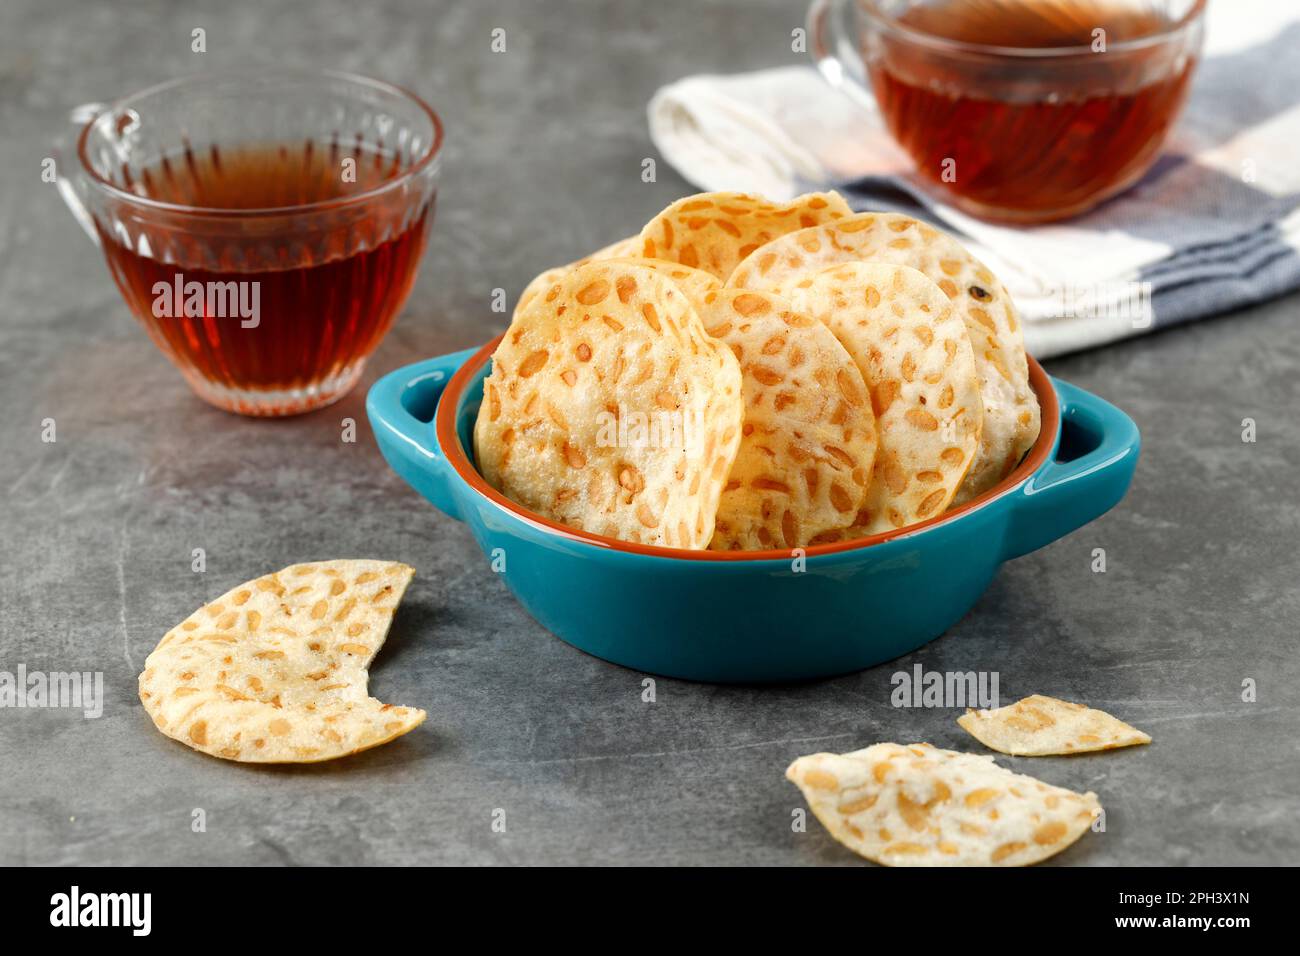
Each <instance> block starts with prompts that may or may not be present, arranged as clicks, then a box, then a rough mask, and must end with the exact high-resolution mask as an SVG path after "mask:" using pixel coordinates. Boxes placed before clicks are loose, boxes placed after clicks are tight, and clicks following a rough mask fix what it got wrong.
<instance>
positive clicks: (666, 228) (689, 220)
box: [641, 192, 852, 280]
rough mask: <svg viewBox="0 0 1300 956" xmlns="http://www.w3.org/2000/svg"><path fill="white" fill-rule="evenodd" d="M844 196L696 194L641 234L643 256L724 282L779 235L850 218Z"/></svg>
mask: <svg viewBox="0 0 1300 956" xmlns="http://www.w3.org/2000/svg"><path fill="white" fill-rule="evenodd" d="M851 213H852V210H850V209H849V205H848V203H846V202H845V201H844V198H843V197H842V196H840V194H839V193H835V192H827V193H807V194H805V195H803V196H796V197H795V198H794V199H792V200H791V201H790V202H788V203H774V202H769V201H768V200H766V199H764V198H762V197H761V196H751V195H748V194H746V193H731V192H716V193H697V194H696V195H694V196H686V197H685V198H683V199H679V200H677V202H675V203H673V204H672V205H671V206H669V207H668V208H667V209H665V210H664V211H663V212H661V213H659V215H657V216H655V217H654V218H653V219H651V220H650V221H649V222H648V223H646V225H645V228H643V229H642V230H641V241H642V244H643V245H642V249H641V255H643V256H645V257H646V258H647V259H669V260H671V261H673V262H680V263H681V264H682V265H685V266H690V267H692V268H694V269H703V270H704V271H705V272H709V273H712V274H713V275H715V276H717V277H718V278H719V279H723V280H725V279H726V278H727V277H728V276H729V275H731V270H732V269H734V268H735V267H736V266H737V265H738V264H739V263H740V261H741V260H742V259H744V258H745V257H746V256H747V255H749V254H750V253H751V252H753V251H754V250H755V249H757V248H758V247H759V246H761V245H763V244H764V243H766V242H771V241H772V240H773V239H776V238H777V237H779V236H783V235H785V234H786V233H789V232H793V231H794V230H796V229H805V228H807V227H809V226H816V225H818V224H821V223H827V222H833V221H835V220H837V219H843V218H845V217H847V216H849V215H851Z"/></svg>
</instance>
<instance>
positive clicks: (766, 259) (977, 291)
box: [727, 213, 1040, 504]
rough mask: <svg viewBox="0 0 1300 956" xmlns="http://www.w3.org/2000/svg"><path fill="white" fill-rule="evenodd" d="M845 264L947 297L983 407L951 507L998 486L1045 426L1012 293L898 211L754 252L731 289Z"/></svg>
mask: <svg viewBox="0 0 1300 956" xmlns="http://www.w3.org/2000/svg"><path fill="white" fill-rule="evenodd" d="M840 262H888V263H892V264H895V265H903V266H910V267H911V268H913V269H917V270H919V271H920V272H923V273H925V275H926V276H927V277H929V278H930V280H931V281H933V282H934V283H935V284H936V285H938V286H939V288H941V289H942V290H943V292H944V294H945V295H947V296H948V299H949V300H950V301H951V302H952V305H953V308H954V309H955V310H956V311H957V313H958V314H959V315H960V316H961V318H962V320H963V321H964V322H965V323H966V330H967V332H968V333H969V335H970V341H971V346H972V348H973V350H974V355H975V364H976V368H977V370H978V372H979V376H980V395H981V398H982V401H983V405H984V429H983V432H982V435H981V439H980V450H979V453H978V455H977V456H976V458H975V461H974V463H973V464H972V465H971V468H970V471H969V472H968V474H967V475H966V479H965V481H964V482H963V483H962V486H961V488H959V489H958V491H957V495H956V496H955V498H954V499H953V503H954V504H961V503H962V502H965V501H969V500H970V499H971V498H973V497H975V496H976V495H978V494H980V493H981V492H983V491H986V490H987V489H989V488H991V487H993V486H994V485H995V484H997V483H998V482H999V481H1001V480H1002V479H1003V478H1004V477H1006V476H1007V475H1008V474H1010V473H1011V471H1012V470H1013V469H1014V468H1015V466H1016V465H1017V463H1019V461H1020V459H1021V458H1023V457H1024V454H1025V452H1027V451H1028V450H1029V448H1030V447H1031V446H1032V445H1033V444H1034V442H1035V441H1036V440H1037V438H1038V431H1039V426H1040V411H1039V407H1038V397H1037V396H1036V395H1035V394H1034V392H1033V389H1031V388H1030V387H1029V368H1028V365H1027V363H1026V360H1025V346H1024V337H1023V333H1022V331H1021V328H1020V323H1019V321H1018V320H1017V318H1016V310H1015V306H1014V305H1013V304H1012V302H1011V296H1010V294H1009V293H1008V292H1007V290H1006V289H1005V288H1004V287H1003V285H1002V283H1001V282H999V281H998V280H997V278H996V277H995V276H994V275H993V273H991V272H990V271H989V270H988V269H987V268H986V267H985V266H984V265H983V264H982V263H981V262H980V261H979V260H977V259H976V258H975V257H974V256H972V255H971V254H970V253H969V252H967V251H966V249H965V248H964V247H963V246H962V245H961V244H960V243H959V242H957V240H955V239H953V238H952V237H951V236H949V235H947V234H945V233H942V232H940V231H939V230H937V229H935V228H933V227H932V226H929V225H927V224H925V223H923V222H920V221H919V220H916V219H913V218H911V217H910V216H903V215H899V214H897V213H859V214H857V215H854V216H850V217H848V218H844V219H840V220H838V221H836V222H832V223H827V224H825V225H820V226H815V227H812V228H810V229H803V230H800V231H799V232H792V233H790V234H788V235H785V236H782V237H780V238H779V239H776V240H775V241H773V242H771V243H769V244H768V245H766V246H764V247H763V248H761V249H757V250H755V251H754V252H753V253H751V254H750V255H749V256H748V258H746V260H745V261H744V262H742V263H741V264H740V265H739V266H737V267H736V269H735V271H734V272H733V273H732V275H731V277H730V279H729V280H728V281H727V285H728V286H732V287H735V288H738V289H766V290H768V291H774V292H777V293H784V292H785V290H786V287H787V286H788V285H790V284H791V282H792V281H797V280H798V278H800V277H802V275H803V274H804V273H807V272H810V271H814V270H817V269H823V268H825V267H826V266H828V265H833V264H835V263H840Z"/></svg>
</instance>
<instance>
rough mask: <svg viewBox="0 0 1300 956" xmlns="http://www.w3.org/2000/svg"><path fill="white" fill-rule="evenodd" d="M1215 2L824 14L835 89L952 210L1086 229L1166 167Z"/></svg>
mask: <svg viewBox="0 0 1300 956" xmlns="http://www.w3.org/2000/svg"><path fill="white" fill-rule="evenodd" d="M1205 4H1206V0H979V2H974V0H816V2H814V3H813V5H812V8H811V10H810V11H809V35H810V40H811V42H810V47H811V50H812V54H813V58H814V59H815V60H816V61H817V65H818V66H819V68H820V69H821V71H822V73H823V75H825V76H826V77H827V79H829V80H830V81H831V82H832V84H833V85H836V86H838V87H840V88H841V89H843V90H844V91H845V92H847V93H849V94H850V95H851V96H853V97H854V99H856V100H858V101H859V102H860V103H862V104H863V105H864V106H865V107H867V108H868V109H869V110H871V111H872V112H875V113H878V114H879V116H880V117H881V118H882V119H883V123H884V126H885V128H886V129H888V130H889V132H890V133H891V134H892V135H893V137H894V139H895V140H897V141H898V143H899V144H900V145H901V146H902V147H903V148H904V149H905V150H906V151H907V153H908V154H909V155H910V156H911V158H912V160H913V161H914V162H915V164H916V176H917V178H918V179H919V180H920V182H921V183H922V184H923V185H924V186H925V188H926V189H927V190H928V191H929V192H931V193H933V194H935V195H936V197H937V198H939V199H941V200H942V201H945V202H948V203H950V204H952V205H954V206H956V207H957V208H959V209H961V210H963V211H965V212H969V213H971V214H972V215H975V216H979V217H981V218H984V219H992V220H1001V221H1010V222H1045V221H1048V220H1053V219H1062V218H1066V217H1069V216H1074V215H1077V214H1079V213H1081V212H1084V211H1085V210H1087V209H1090V208H1091V207H1093V206H1095V205H1096V204H1097V203H1099V202H1101V201H1103V200H1105V199H1107V198H1109V197H1111V196H1114V195H1116V194H1117V193H1119V192H1121V191H1123V190H1124V189H1127V188H1128V187H1129V186H1131V185H1132V184H1133V183H1135V182H1136V181H1137V180H1138V179H1139V178H1140V177H1141V176H1142V174H1143V173H1145V172H1146V170H1147V169H1148V168H1149V167H1150V166H1151V164H1152V163H1153V162H1154V161H1155V159H1156V157H1157V156H1158V155H1159V152H1160V149H1161V147H1162V145H1163V144H1164V141H1165V137H1166V135H1167V134H1168V132H1169V129H1170V128H1171V127H1172V125H1173V123H1174V120H1175V119H1176V118H1177V116H1178V113H1179V112H1180V110H1181V109H1182V106H1183V102H1184V100H1185V99H1186V97H1187V88H1188V85H1189V82H1190V80H1191V76H1192V73H1193V71H1194V70H1195V68H1196V63H1197V58H1198V56H1199V54H1200V49H1201V42H1202V34H1203V21H1204V14H1205Z"/></svg>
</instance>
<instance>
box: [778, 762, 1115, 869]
mask: <svg viewBox="0 0 1300 956" xmlns="http://www.w3.org/2000/svg"><path fill="white" fill-rule="evenodd" d="M785 775H786V778H787V779H789V780H790V781H791V782H793V783H794V784H795V785H796V786H798V787H799V789H800V790H802V791H803V794H804V798H805V799H806V800H807V801H808V806H809V808H810V809H811V810H812V812H813V813H814V814H815V815H816V817H817V819H818V820H820V821H821V822H822V825H823V826H825V827H826V829H827V830H829V831H830V834H831V836H833V837H834V838H835V839H836V840H838V841H839V842H840V843H843V844H844V845H845V846H846V847H848V848H849V849H850V850H852V851H853V852H854V853H857V854H859V855H860V856H864V857H866V858H867V859H868V860H873V861H875V862H876V863H884V864H886V865H888V866H1026V865H1028V864H1031V863H1038V862H1040V861H1042V860H1045V859H1047V858H1048V857H1050V856H1053V855H1054V854H1057V853H1059V852H1060V851H1062V850H1064V849H1065V848H1066V847H1068V846H1069V845H1070V844H1071V843H1073V842H1074V841H1075V840H1077V839H1079V837H1080V836H1082V835H1083V833H1084V831H1086V830H1087V829H1088V828H1089V827H1090V826H1091V824H1092V821H1093V819H1094V818H1095V817H1096V816H1097V815H1098V814H1099V813H1100V812H1101V805H1100V804H1099V803H1098V802H1097V796H1096V794H1093V793H1075V792H1074V791H1072V790H1065V789H1063V788H1061V787H1053V786H1051V785H1050V784H1046V783H1043V782H1042V781H1041V780H1036V779H1034V778H1033V777H1028V776H1025V775H1023V774H1018V773H1012V772H1011V771H1010V770H1006V769H1004V768H1002V767H999V766H998V765H997V764H995V763H994V762H993V758H992V757H980V756H976V755H974V754H964V753H957V752H955V751H952V750H938V749H936V748H934V747H931V746H930V745H929V744H910V745H908V746H906V747H904V746H900V745H899V744H892V743H882V744H876V745H875V746H872V747H868V748H866V749H865V750H858V751H855V752H854V753H848V754H826V753H821V754H813V755H812V756H810V757H800V758H799V759H798V760H796V761H795V762H794V763H792V764H791V765H790V768H789V769H788V770H786V772H785Z"/></svg>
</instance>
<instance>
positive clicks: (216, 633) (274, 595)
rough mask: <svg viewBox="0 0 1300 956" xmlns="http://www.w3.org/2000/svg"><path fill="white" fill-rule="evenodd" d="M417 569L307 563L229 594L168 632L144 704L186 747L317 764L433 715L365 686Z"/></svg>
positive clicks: (145, 678)
mask: <svg viewBox="0 0 1300 956" xmlns="http://www.w3.org/2000/svg"><path fill="white" fill-rule="evenodd" d="M414 573H415V572H414V570H412V569H411V568H410V567H408V566H407V565H405V564H396V563H394V562H391V561H369V560H355V561H319V562H315V563H313V564H298V565H293V566H292V567H288V568H285V569H284V570H283V571H278V572H276V573H275V574H268V575H266V576H265V577H261V578H258V579H257V580H255V581H249V582H248V583H247V584H241V585H239V586H238V587H236V588H232V589H231V590H229V591H227V592H226V593H225V594H223V595H221V597H219V598H217V599H216V600H215V601H212V602H211V603H210V604H208V605H206V606H205V607H203V608H200V609H199V610H198V611H195V612H194V613H193V614H191V615H190V616H189V617H188V618H186V619H185V620H184V621H182V622H181V623H180V624H179V625H178V626H177V627H175V628H173V629H172V630H170V631H168V632H167V634H166V635H165V636H164V637H163V639H162V640H161V641H160V642H159V643H158V646H157V647H156V648H155V649H154V651H153V653H152V654H150V655H149V657H148V659H146V660H145V664H144V673H142V674H141V675H140V685H139V690H140V700H141V702H142V703H143V704H144V707H145V710H146V711H147V712H148V714H149V716H150V717H151V718H153V722H154V725H155V726H156V727H157V728H158V729H159V730H160V731H162V732H163V733H164V734H166V735H167V736H168V737H171V738H173V739H175V740H179V741H180V742H181V743H183V744H186V745H187V746H190V747H193V748H194V749H195V750H200V751H202V752H203V753H206V754H211V755H212V756H214V757H223V758H225V759H227V760H238V761H241V762H246V763H313V762H316V761H320V760H332V759H333V758H335V757H344V756H347V755H348V754H353V753H356V752H357V751H360V750H367V749H369V748H371V747H377V746H379V745H380V744H383V743H387V742H388V741H390V740H392V739H394V738H395V737H400V736H401V735H402V734H404V733H406V732H408V731H410V730H413V729H414V728H416V727H418V726H419V725H420V724H421V723H423V721H424V716H425V714H424V711H422V710H418V709H416V708H414V707H396V706H394V705H392V704H385V703H382V702H381V701H378V700H376V699H375V698H373V697H371V696H370V694H369V692H368V691H367V684H368V682H369V677H370V675H369V672H368V670H367V668H369V666H370V662H371V660H372V659H373V658H374V656H375V653H376V652H377V651H378V650H379V648H380V647H382V646H383V643H384V639H385V638H386V637H387V636H388V627H389V624H390V623H391V622H392V619H393V612H394V611H395V610H396V609H397V605H398V602H400V601H401V599H402V594H403V593H404V592H405V591H406V586H407V584H409V583H410V581H411V577H412V575H414Z"/></svg>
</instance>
